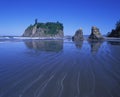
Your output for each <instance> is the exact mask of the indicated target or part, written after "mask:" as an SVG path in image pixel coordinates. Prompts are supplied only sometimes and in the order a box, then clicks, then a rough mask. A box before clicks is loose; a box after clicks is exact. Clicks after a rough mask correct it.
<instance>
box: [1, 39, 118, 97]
mask: <svg viewBox="0 0 120 97" xmlns="http://www.w3.org/2000/svg"><path fill="white" fill-rule="evenodd" d="M0 97H120V42H115V41H109V42H87V41H81V42H79V43H73V42H72V41H70V40H69V41H66V40H64V41H63V40H23V41H22V40H21V41H9V40H7V41H0Z"/></svg>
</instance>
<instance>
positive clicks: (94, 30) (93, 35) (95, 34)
mask: <svg viewBox="0 0 120 97" xmlns="http://www.w3.org/2000/svg"><path fill="white" fill-rule="evenodd" d="M103 39H104V38H103V36H102V35H101V33H100V31H99V29H98V28H97V27H95V26H93V27H92V29H91V34H90V36H89V40H103Z"/></svg>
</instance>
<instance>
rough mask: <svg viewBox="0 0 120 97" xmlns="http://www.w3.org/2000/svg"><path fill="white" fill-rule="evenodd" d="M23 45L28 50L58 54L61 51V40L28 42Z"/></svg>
mask: <svg viewBox="0 0 120 97" xmlns="http://www.w3.org/2000/svg"><path fill="white" fill-rule="evenodd" d="M24 43H25V44H26V46H27V47H28V48H29V49H34V50H39V51H46V52H59V51H61V50H62V49H63V40H51V41H48V40H29V41H24Z"/></svg>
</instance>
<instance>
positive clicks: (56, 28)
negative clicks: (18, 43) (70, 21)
mask: <svg viewBox="0 0 120 97" xmlns="http://www.w3.org/2000/svg"><path fill="white" fill-rule="evenodd" d="M22 36H23V37H63V36H64V32H63V25H62V24H61V23H59V22H56V23H53V22H48V23H35V24H34V25H30V26H29V27H28V28H27V29H26V30H25V32H24V33H23V35H22Z"/></svg>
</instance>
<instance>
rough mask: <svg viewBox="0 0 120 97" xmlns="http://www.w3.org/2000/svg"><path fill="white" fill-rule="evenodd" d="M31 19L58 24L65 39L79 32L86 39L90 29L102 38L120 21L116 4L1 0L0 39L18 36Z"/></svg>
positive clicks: (117, 0)
mask: <svg viewBox="0 0 120 97" xmlns="http://www.w3.org/2000/svg"><path fill="white" fill-rule="evenodd" d="M35 18H37V19H38V21H39V22H56V21H59V22H62V23H63V25H64V32H65V35H74V33H75V31H76V30H77V29H79V28H82V29H83V32H84V35H89V34H90V32H91V26H97V27H98V28H100V31H101V33H102V34H106V33H107V32H108V31H111V29H112V28H114V27H115V23H116V21H118V20H119V19H120V0H1V1H0V35H22V33H23V32H24V30H25V29H26V27H27V26H29V25H30V24H34V20H35Z"/></svg>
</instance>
